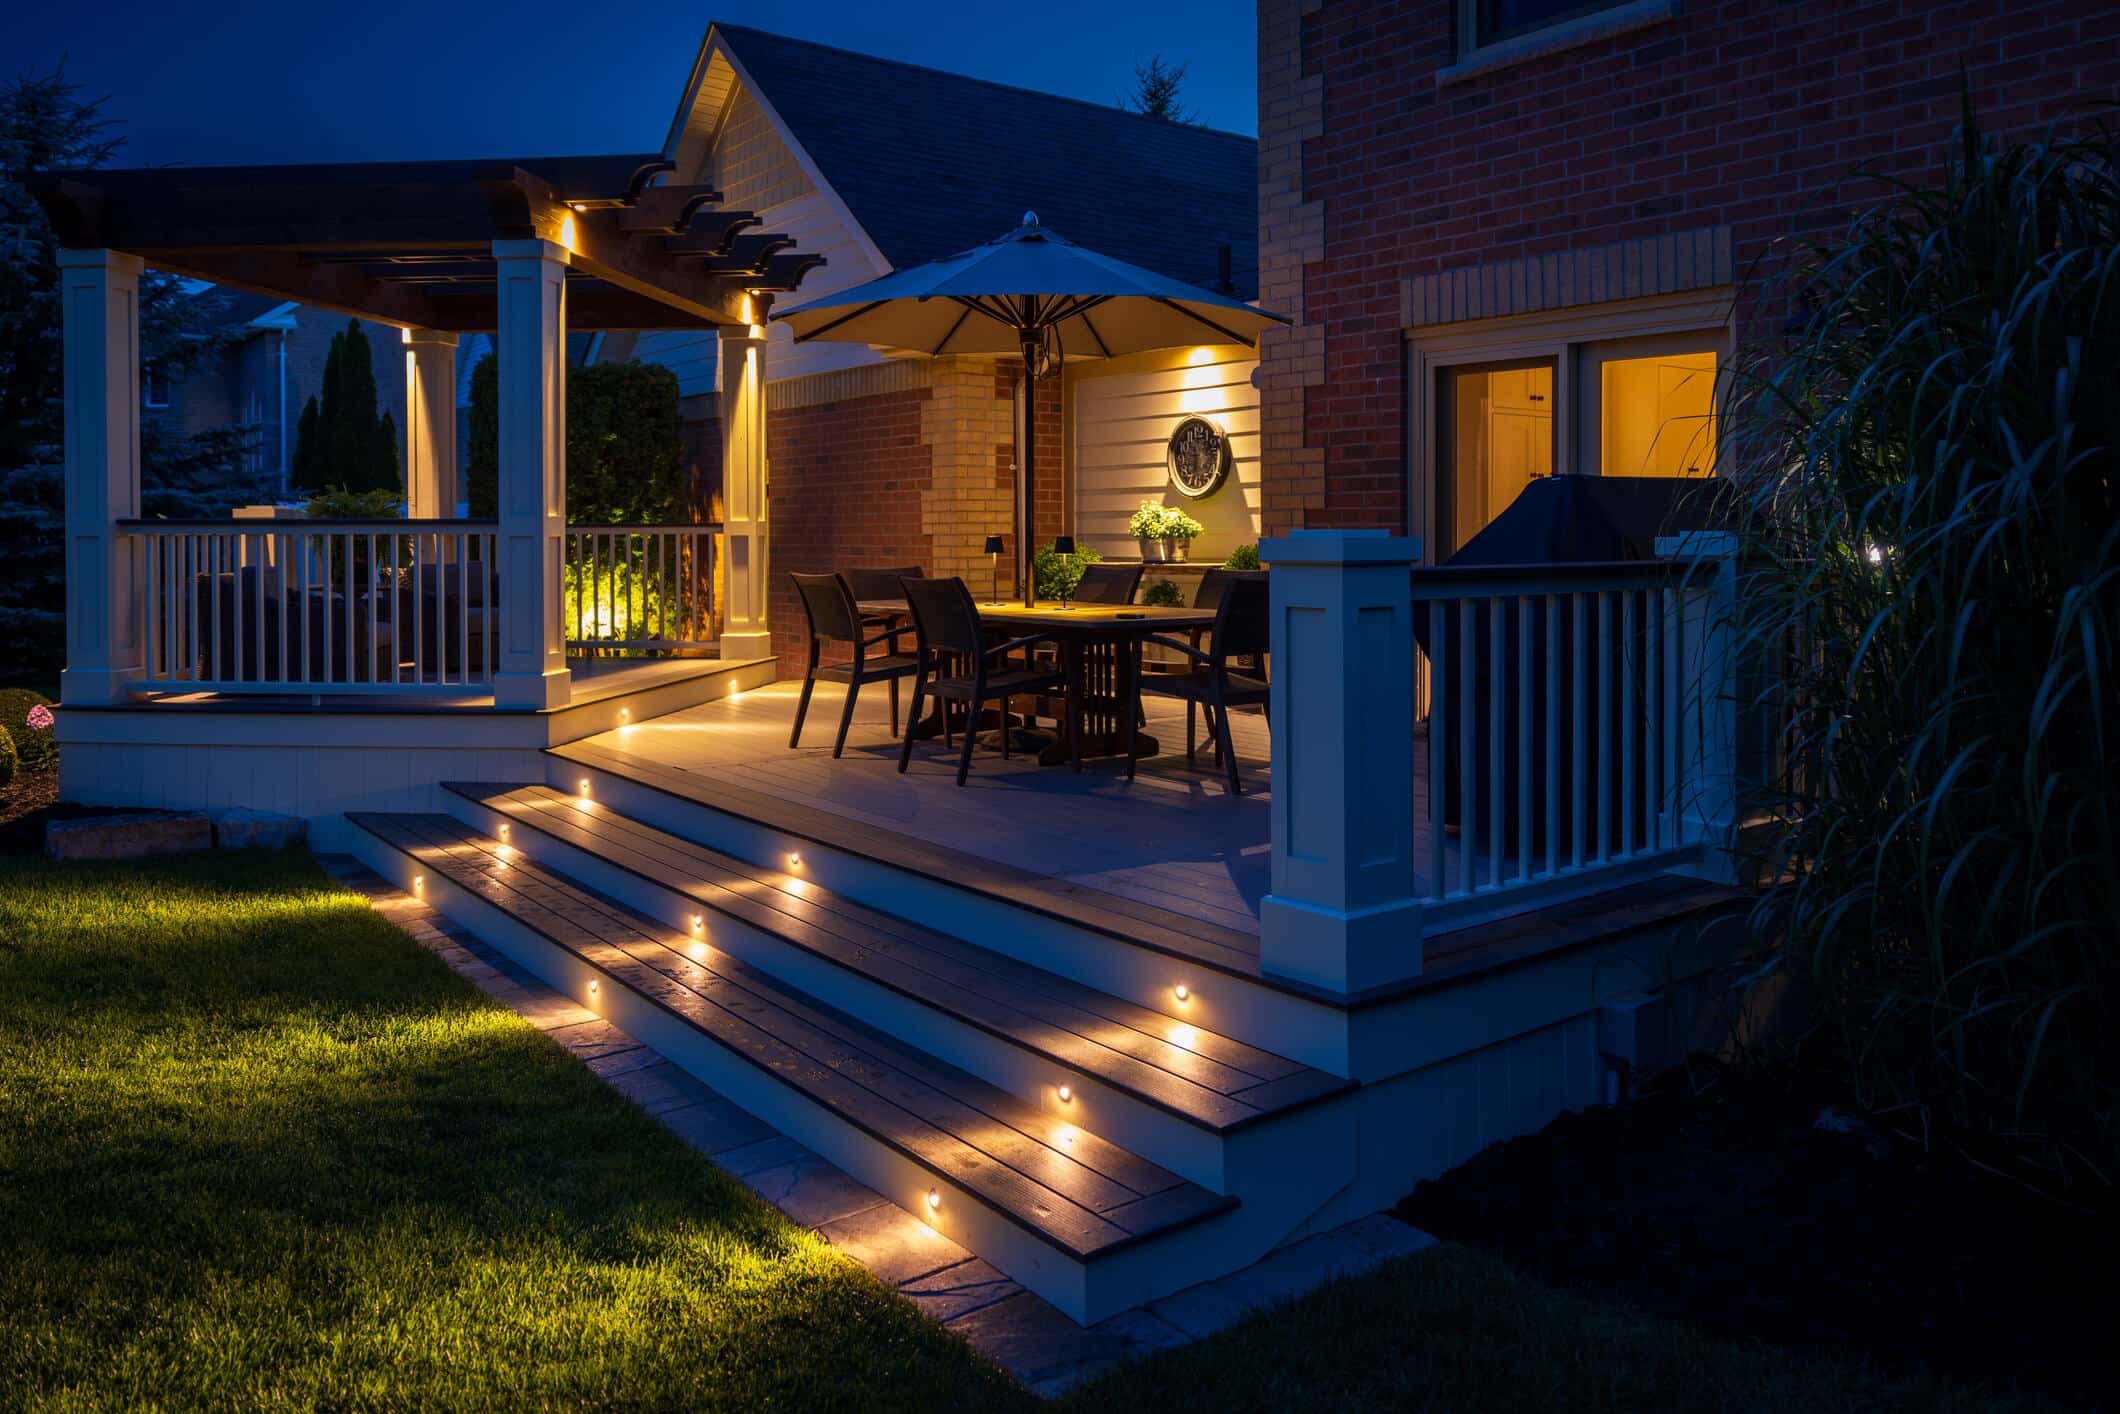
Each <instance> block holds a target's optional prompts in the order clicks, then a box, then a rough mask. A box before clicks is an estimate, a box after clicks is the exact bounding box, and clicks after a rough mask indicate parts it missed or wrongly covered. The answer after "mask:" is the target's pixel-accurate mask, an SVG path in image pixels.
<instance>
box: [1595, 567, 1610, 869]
mask: <svg viewBox="0 0 2120 1414" xmlns="http://www.w3.org/2000/svg"><path fill="white" fill-rule="evenodd" d="M1612 647H1613V644H1612V596H1611V595H1610V594H1608V593H1606V592H1605V591H1604V590H1599V591H1598V593H1597V862H1598V863H1600V864H1603V863H1605V862H1607V861H1608V860H1610V859H1611V858H1612Z"/></svg>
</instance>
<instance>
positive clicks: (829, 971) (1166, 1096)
mask: <svg viewBox="0 0 2120 1414" xmlns="http://www.w3.org/2000/svg"><path fill="white" fill-rule="evenodd" d="M444 790H445V791H447V792H448V793H449V794H450V795H451V796H452V797H453V808H455V809H456V810H457V813H458V814H459V815H460V816H461V817H463V818H466V819H467V820H468V822H469V823H471V824H474V825H477V826H479V827H481V828H483V829H485V830H487V831H489V832H494V833H510V838H511V841H512V843H513V844H514V845H515V846H516V847H518V848H520V849H524V850H527V851H529V852H530V853H531V854H533V855H535V856H539V857H541V858H547V859H548V860H549V862H550V863H552V864H553V865H554V866H555V867H557V868H559V869H560V870H561V871H562V872H565V873H567V874H568V875H570V876H572V877H575V878H579V879H581V880H582V881H583V882H585V883H588V884H591V885H593V886H595V887H597V888H599V889H600V890H602V891H603V892H605V893H608V894H611V895H613V896H614V897H617V898H619V899H621V900H623V901H624V902H626V903H628V904H630V905H632V906H633V907H636V908H640V909H642V910H643V911H645V912H648V913H651V914H658V915H660V916H661V917H662V919H663V920H664V922H665V924H666V925H675V926H678V927H687V926H688V925H689V924H690V923H691V920H694V919H696V920H698V926H697V931H698V933H699V935H700V936H702V937H704V938H706V939H708V940H709V941H711V942H713V943H714V944H715V945H716V946H717V947H719V948H720V949H721V950H722V951H724V952H731V951H733V952H736V953H738V954H740V955H742V956H743V957H744V958H745V960H746V961H748V962H750V963H753V964H754V965H756V966H758V967H760V968H762V969H763V970H765V971H767V972H770V973H772V974H773V975H775V976H776V977H778V978H779V979H780V980H782V981H783V982H785V983H789V984H792V985H795V986H799V987H801V988H803V989H804V990H805V991H806V992H808V993H810V994H811V995H813V996H816V997H818V998H819V999H820V1000H823V1001H827V1002H831V1003H834V1004H836V1005H839V1006H841V1007H842V1008H843V1009H845V1010H847V1011H849V1012H852V1013H855V1014H858V1015H860V1016H861V1017H863V1018H865V1019H867V1020H870V1021H873V1022H876V1023H877V1024H879V1025H882V1026H885V1027H887V1028H888V1029H889V1030H891V1031H892V1032H894V1033H895V1034H899V1035H906V1034H913V1033H917V1034H919V1035H920V1036H921V1038H922V1044H923V1046H925V1047H926V1048H927V1049H929V1050H930V1051H932V1052H934V1053H935V1054H938V1055H942V1056H944V1057H945V1058H946V1059H949V1060H951V1061H953V1062H954V1063H956V1064H957V1065H959V1066H960V1067H962V1068H964V1069H966V1070H970V1071H973V1072H976V1073H977V1074H979V1075H981V1076H982V1077H984V1078H986V1079H988V1080H990V1081H993V1082H995V1083H997V1084H1000V1085H1002V1086H1003V1087H1004V1088H1006V1089H1009V1090H1011V1091H1012V1092H1013V1093H1014V1094H1015V1095H1016V1096H1017V1098H1018V1099H1021V1100H1025V1101H1028V1102H1031V1103H1034V1104H1037V1105H1039V1106H1041V1107H1043V1108H1046V1109H1048V1110H1050V1111H1052V1112H1053V1113H1054V1114H1055V1116H1056V1117H1058V1118H1065V1119H1071V1120H1076V1121H1078V1122H1081V1123H1086V1124H1088V1125H1090V1126H1092V1127H1094V1128H1096V1129H1097V1130H1098V1131H1099V1132H1100V1133H1104V1134H1107V1135H1108V1136H1109V1137H1112V1138H1114V1139H1117V1140H1120V1141H1121V1142H1124V1143H1126V1144H1128V1145H1129V1146H1130V1147H1134V1148H1137V1149H1140V1150H1141V1151H1142V1152H1144V1153H1147V1154H1149V1155H1150V1157H1153V1158H1155V1159H1157V1160H1158V1161H1159V1162H1162V1163H1165V1164H1167V1165H1169V1166H1171V1167H1173V1168H1176V1169H1177V1170H1178V1171H1179V1172H1182V1173H1184V1174H1185V1175H1186V1176H1187V1177H1189V1178H1192V1179H1194V1180H1196V1181H1199V1182H1203V1183H1205V1184H1207V1185H1208V1186H1210V1187H1213V1188H1216V1189H1217V1190H1218V1191H1228V1185H1229V1183H1230V1182H1231V1180H1232V1177H1233V1176H1232V1175H1231V1174H1230V1173H1229V1171H1228V1168H1227V1165H1226V1157H1227V1156H1226V1155H1225V1154H1224V1153H1223V1151H1222V1150H1221V1149H1220V1148H1219V1147H1218V1146H1216V1145H1214V1144H1213V1143H1211V1142H1210V1143H1202V1142H1197V1138H1195V1137H1188V1136H1168V1135H1163V1134H1162V1131H1163V1130H1167V1129H1168V1127H1169V1126H1170V1125H1172V1124H1176V1125H1180V1126H1184V1127H1187V1128H1189V1129H1192V1130H1197V1131H1199V1132H1200V1136H1198V1137H1204V1138H1205V1139H1207V1140H1210V1141H1212V1140H1218V1139H1222V1138H1226V1137H1228V1136H1230V1135H1232V1134H1235V1133H1237V1132H1239V1131H1241V1130H1244V1129H1246V1128H1248V1127H1250V1126H1253V1125H1257V1124H1261V1123H1265V1122H1270V1121H1272V1120H1274V1119H1275V1118H1276V1117H1278V1116H1282V1115H1285V1114H1287V1113H1289V1112H1291V1111H1294V1110H1298V1109H1301V1108H1303V1107H1305V1106H1308V1105H1313V1104H1317V1103H1320V1102H1323V1101H1326V1100H1330V1099H1331V1098H1333V1097H1334V1096H1337V1095H1340V1094H1342V1093H1344V1092H1346V1091H1347V1090H1349V1089H1351V1088H1352V1086H1351V1084H1350V1082H1348V1081H1346V1080H1344V1079H1341V1078H1339V1077H1336V1076H1332V1075H1328V1074H1325V1073H1324V1072H1322V1071H1317V1070H1313V1069H1311V1068H1309V1067H1307V1066H1303V1065H1300V1064H1298V1063H1297V1062H1295V1061H1291V1060H1288V1059H1285V1058H1283V1057H1281V1056H1277V1055H1274V1054H1271V1053H1270V1052H1267V1051H1264V1050H1261V1049H1259V1048H1257V1047H1254V1046H1249V1045H1246V1044H1244V1043H1243V1042H1241V1041H1236V1040H1232V1039H1230V1038H1229V1037H1226V1036H1222V1035H1219V1034H1217V1033H1215V1032H1213V1031H1210V1030H1208V1029H1206V1028H1204V1027H1202V1026H1199V1025H1197V1024H1194V1023H1193V1022H1191V1021H1188V1020H1187V1019H1185V1018H1184V1017H1182V1016H1173V1015H1169V1014H1166V1013H1161V1012H1156V1011H1152V1010H1150V1009H1148V1008H1145V1007H1141V1006H1136V1005H1134V1004H1133V1003H1131V1002H1126V1001H1122V1000H1121V999H1119V998H1117V997H1113V996H1110V995H1108V994H1106V993H1103V992H1100V991H1098V990H1097V989H1095V988H1093V987H1089V986H1086V985H1084V984H1082V983H1079V982H1075V981H1071V980H1069V979H1067V978H1064V977H1060V976H1058V975H1056V974H1054V973H1051V972H1047V971H1044V970H1042V969H1040V968H1037V967H1033V966H1031V965H1029V964H1027V963H1024V962H1020V961H1018V960H1016V959H1014V958H1010V957H1007V956H1004V955H1002V954H1000V953H997V952H994V951H991V950H989V949H987V948H983V947H980V946H978V945H977V944H974V943H972V942H968V941H966V940H965V939H962V938H959V937H954V936H950V935H948V934H944V933H941V932H937V931H935V930H934V929H931V928H927V927H924V926H922V925H921V924H918V923H914V922H910V921H908V920H906V919H902V918H898V917H895V916H893V915H890V914H887V913H883V912H880V911H878V910H876V909H873V908H870V907H868V906H866V905H864V904H862V903H860V902H857V901H856V900H853V899H850V898H847V897H845V896H844V895H841V894H839V893H837V892H835V891H833V890H830V889H827V888H824V887H823V886H821V885H819V884H817V883H816V882H815V881H813V880H811V879H808V878H805V877H804V876H803V875H802V874H801V873H799V872H796V871H795V870H794V869H792V868H790V869H773V868H770V867H767V866H763V865H757V864H751V863H747V862H745V861H743V860H739V859H737V858H735V857H733V856H731V855H728V854H724V853H722V852H720V851H717V850H714V849H710V848H708V847H706V846H704V845H701V844H698V843H695V842H693V841H690V840H687V839H684V838H681V837H679V836H677V835H674V834H671V833H669V832H667V831H664V830H660V829H657V828H656V827H654V826H652V825H647V824H644V823H641V822H639V821H636V820H633V819H631V818H629V817H627V816H626V815H624V814H622V813H620V812H618V811H615V810H612V809H611V808H609V807H607V806H602V805H599V804H597V803H596V802H594V801H592V800H585V799H583V798H581V797H580V796H578V795H569V794H566V793H564V792H561V791H558V790H554V789H552V788H551V787H549V786H508V785H491V784H448V785H445V786H444ZM1063 1086H1065V1087H1067V1089H1068V1092H1069V1093H1068V1095H1067V1098H1066V1099H1065V1100H1064V1101H1063V1100H1061V1098H1060V1095H1059V1091H1060V1089H1061V1087H1063Z"/></svg>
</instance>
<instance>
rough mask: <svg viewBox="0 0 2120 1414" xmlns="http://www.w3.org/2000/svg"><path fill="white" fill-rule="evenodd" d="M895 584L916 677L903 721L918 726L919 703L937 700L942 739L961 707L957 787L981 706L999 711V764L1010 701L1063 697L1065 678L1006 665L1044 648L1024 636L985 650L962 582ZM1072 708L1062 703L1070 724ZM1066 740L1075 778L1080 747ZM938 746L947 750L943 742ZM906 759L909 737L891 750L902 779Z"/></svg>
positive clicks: (1006, 743) (1051, 670)
mask: <svg viewBox="0 0 2120 1414" xmlns="http://www.w3.org/2000/svg"><path fill="white" fill-rule="evenodd" d="M902 583H903V585H904V592H905V599H906V603H907V604H909V605H910V606H911V607H912V610H913V632H914V634H915V636H916V657H917V658H918V661H919V664H920V670H919V673H918V674H917V675H916V676H915V677H914V679H913V706H912V711H911V714H910V716H909V718H908V720H910V721H916V722H917V721H919V720H920V709H921V706H922V703H923V702H924V701H925V699H926V698H927V697H929V696H930V695H932V696H935V697H938V698H940V699H942V703H943V708H942V713H943V721H944V723H945V732H946V731H947V725H946V724H947V723H948V721H949V704H950V703H952V702H962V703H963V704H964V706H965V719H964V746H963V748H962V749H961V752H960V754H959V755H958V758H957V784H958V785H960V786H961V785H963V784H964V778H965V777H966V776H968V775H970V774H971V770H972V738H973V736H974V735H975V734H976V733H977V731H978V724H979V714H980V712H981V710H983V709H984V708H985V706H986V704H987V703H989V702H999V703H1000V704H1001V755H1002V758H1003V759H1004V760H1006V759H1007V758H1008V757H1009V755H1010V754H1011V749H1012V745H1013V744H1012V742H1011V741H1010V735H1011V733H1010V730H1009V720H1008V717H1009V699H1010V698H1012V697H1015V696H1017V695H1018V694H1023V693H1030V694H1046V695H1055V694H1057V695H1059V696H1062V697H1067V696H1068V695H1069V693H1068V685H1067V675H1066V674H1065V673H1063V672H1061V671H1060V670H1059V669H1058V668H1056V667H1049V666H1045V665H1041V664H1035V663H1030V662H1025V663H1021V664H1017V663H1011V662H1009V661H1008V655H1009V654H1011V653H1013V652H1015V651H1016V650H1018V649H1028V648H1029V647H1030V646H1031V645H1032V644H1034V643H1043V642H1047V641H1048V640H1047V639H1046V637H1045V635H1043V634H1035V633H1034V634H1027V635H1025V636H1024V637H1022V638H1012V639H1010V640H1008V642H1006V643H1000V644H996V645H994V646H992V647H988V646H987V643H986V635H985V632H984V631H983V630H982V629H981V628H980V625H979V608H978V606H977V605H975V604H974V603H973V602H972V591H971V590H969V589H967V588H965V587H964V581H963V580H961V579H907V580H904V581H902ZM1075 705H1076V704H1075V703H1074V702H1073V701H1072V700H1069V702H1068V704H1067V711H1068V713H1069V720H1072V719H1073V713H1074V708H1075ZM1069 737H1070V740H1072V741H1073V742H1074V744H1075V751H1074V765H1075V769H1076V770H1077V771H1079V770H1081V769H1082V746H1081V741H1080V739H1079V737H1076V736H1075V735H1074V734H1073V733H1070V734H1069ZM943 740H944V744H945V745H947V744H948V737H947V736H946V735H945V737H944V738H943ZM912 760H913V734H912V733H911V732H910V731H908V732H907V733H906V734H905V742H904V744H903V745H902V746H900V747H899V748H898V770H899V772H900V773H901V774H903V772H904V771H905V768H906V767H907V766H908V765H910V764H911V763H912Z"/></svg>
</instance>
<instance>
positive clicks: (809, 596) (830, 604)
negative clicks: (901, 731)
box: [788, 574, 920, 760]
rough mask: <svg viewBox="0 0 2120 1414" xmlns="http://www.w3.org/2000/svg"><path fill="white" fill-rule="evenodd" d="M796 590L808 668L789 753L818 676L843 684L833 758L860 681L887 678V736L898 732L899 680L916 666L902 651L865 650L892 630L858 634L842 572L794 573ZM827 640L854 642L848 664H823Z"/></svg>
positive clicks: (916, 707) (861, 625) (851, 594)
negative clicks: (805, 624) (805, 628)
mask: <svg viewBox="0 0 2120 1414" xmlns="http://www.w3.org/2000/svg"><path fill="white" fill-rule="evenodd" d="M789 578H790V579H793V580H794V581H795V592H796V593H797V594H799V595H801V596H802V612H803V617H805V618H807V619H808V620H809V621H810V666H809V669H808V670H807V671H806V672H804V673H803V675H802V699H801V701H799V702H797V703H796V704H795V729H794V730H793V731H791V732H789V733H788V750H790V751H793V750H794V749H795V748H796V746H797V745H799V744H800V743H801V741H802V720H803V718H804V717H806V716H808V715H809V712H810V693H811V691H812V690H814V689H815V688H816V686H817V680H818V679H819V678H824V679H825V680H827V681H828V682H841V683H845V684H846V688H847V699H846V704H845V705H844V706H842V707H841V708H840V709H839V736H838V738H837V739H836V740H834V741H833V743H832V758H833V759H834V760H837V759H838V758H839V754H840V752H842V751H844V750H845V749H846V744H847V728H848V727H849V726H851V725H852V724H853V721H854V703H855V701H856V699H858V698H859V697H860V696H861V687H862V684H863V683H870V682H878V681H887V682H889V684H890V688H891V735H892V736H896V735H898V679H900V678H902V677H908V676H910V675H912V674H913V673H914V672H915V671H917V669H918V664H917V663H915V662H914V660H913V659H911V658H909V657H907V656H906V655H904V654H902V653H885V654H883V655H881V656H879V657H875V658H871V657H870V656H869V650H870V649H871V648H874V647H875V646H876V645H877V644H879V643H882V642H884V641H885V640H887V639H890V638H892V637H894V636H895V631H891V630H886V631H885V632H883V633H879V634H877V635H876V636H875V637H873V638H864V637H862V630H863V628H864V627H865V625H864V623H863V621H862V619H861V616H860V614H859V613H858V612H857V611H856V610H855V608H854V591H853V588H852V587H851V586H850V585H848V583H847V582H846V579H845V577H844V576H841V575H836V574H795V575H790V576H789ZM827 640H834V641H839V642H845V643H851V644H853V645H854V658H853V661H852V662H849V663H821V662H820V661H819V660H820V659H821V658H822V657H823V654H824V645H825V643H826V641H827ZM919 704H920V699H919V698H918V697H915V698H914V699H913V710H914V712H915V713H916V714H917V713H918V712H919V710H920V706H919Z"/></svg>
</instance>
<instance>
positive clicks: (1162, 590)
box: [1141, 579, 1185, 609]
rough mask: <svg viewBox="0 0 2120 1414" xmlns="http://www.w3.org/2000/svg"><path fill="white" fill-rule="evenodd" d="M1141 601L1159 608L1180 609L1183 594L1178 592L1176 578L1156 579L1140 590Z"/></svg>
mask: <svg viewBox="0 0 2120 1414" xmlns="http://www.w3.org/2000/svg"><path fill="white" fill-rule="evenodd" d="M1141 602H1142V603H1144V604H1150V605H1154V606H1155V607H1157V608H1161V609H1182V608H1184V607H1185V596H1184V595H1183V594H1181V593H1179V592H1178V583H1177V581H1176V580H1172V579H1158V580H1154V581H1152V582H1151V583H1150V584H1149V585H1148V587H1147V588H1146V589H1143V590H1142V591H1141Z"/></svg>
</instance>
